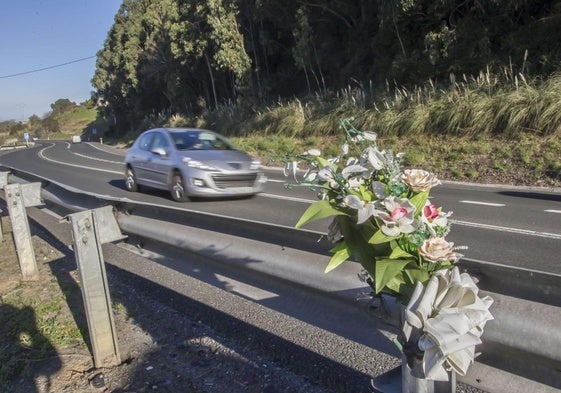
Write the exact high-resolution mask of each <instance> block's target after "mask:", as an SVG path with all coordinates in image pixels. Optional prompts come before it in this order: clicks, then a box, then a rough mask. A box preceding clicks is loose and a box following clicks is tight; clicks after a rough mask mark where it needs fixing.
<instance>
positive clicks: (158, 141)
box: [151, 132, 169, 150]
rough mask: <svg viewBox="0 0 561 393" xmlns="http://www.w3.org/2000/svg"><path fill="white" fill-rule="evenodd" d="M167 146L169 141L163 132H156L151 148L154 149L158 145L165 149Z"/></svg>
mask: <svg viewBox="0 0 561 393" xmlns="http://www.w3.org/2000/svg"><path fill="white" fill-rule="evenodd" d="M168 146H169V143H168V141H167V139H166V137H165V135H164V134H162V133H161V132H156V133H155V135H154V141H153V142H152V148H151V150H154V149H156V148H158V147H161V148H162V149H165V150H167V148H168Z"/></svg>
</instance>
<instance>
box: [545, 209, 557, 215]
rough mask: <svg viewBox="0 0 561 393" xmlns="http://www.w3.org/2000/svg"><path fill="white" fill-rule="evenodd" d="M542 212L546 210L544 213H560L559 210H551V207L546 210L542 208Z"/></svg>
mask: <svg viewBox="0 0 561 393" xmlns="http://www.w3.org/2000/svg"><path fill="white" fill-rule="evenodd" d="M544 212H546V213H559V214H561V210H553V209H547V210H544Z"/></svg>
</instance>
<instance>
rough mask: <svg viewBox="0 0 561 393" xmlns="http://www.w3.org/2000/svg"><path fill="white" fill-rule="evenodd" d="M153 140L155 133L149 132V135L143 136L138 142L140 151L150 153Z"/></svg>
mask: <svg viewBox="0 0 561 393" xmlns="http://www.w3.org/2000/svg"><path fill="white" fill-rule="evenodd" d="M153 138H154V133H153V132H149V133H147V134H144V135H142V136H141V137H140V139H139V140H138V147H139V149H141V150H146V151H149V150H150V145H151V144H152V139H153Z"/></svg>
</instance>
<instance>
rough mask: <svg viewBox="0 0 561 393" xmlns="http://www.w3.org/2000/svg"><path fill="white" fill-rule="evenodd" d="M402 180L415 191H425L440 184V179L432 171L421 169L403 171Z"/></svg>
mask: <svg viewBox="0 0 561 393" xmlns="http://www.w3.org/2000/svg"><path fill="white" fill-rule="evenodd" d="M403 182H404V183H405V184H407V185H408V186H409V187H410V188H411V189H412V190H413V191H415V192H423V191H427V190H430V189H431V188H432V187H434V186H437V185H439V184H440V180H438V179H437V178H436V176H435V175H434V174H433V173H431V172H427V171H425V170H422V169H407V170H405V171H403Z"/></svg>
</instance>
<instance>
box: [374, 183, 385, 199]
mask: <svg viewBox="0 0 561 393" xmlns="http://www.w3.org/2000/svg"><path fill="white" fill-rule="evenodd" d="M370 186H371V187H372V192H373V193H374V195H376V198H378V199H385V198H386V197H387V196H388V195H387V194H386V185H385V184H384V183H382V182H381V181H373V182H372V184H371V185H370Z"/></svg>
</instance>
